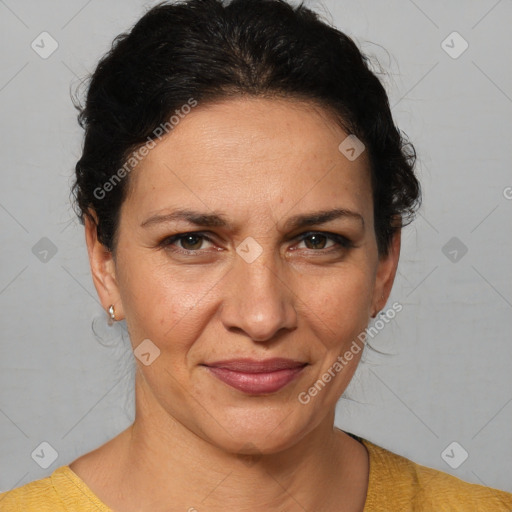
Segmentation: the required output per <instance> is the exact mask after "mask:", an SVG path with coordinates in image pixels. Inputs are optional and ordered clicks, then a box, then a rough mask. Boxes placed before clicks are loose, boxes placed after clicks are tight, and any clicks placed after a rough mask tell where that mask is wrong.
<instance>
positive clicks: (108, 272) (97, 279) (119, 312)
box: [84, 209, 123, 320]
mask: <svg viewBox="0 0 512 512" xmlns="http://www.w3.org/2000/svg"><path fill="white" fill-rule="evenodd" d="M89 213H90V214H91V215H92V217H93V218H94V221H92V220H91V219H90V218H89V217H88V216H87V215H86V216H85V218H84V222H85V241H86V244H87V252H88V255H89V264H90V266H91V274H92V280H93V282H94V286H95V288H96V291H97V292H98V296H99V298H100V302H101V304H102V306H103V308H104V309H105V310H106V311H108V309H109V307H110V305H112V304H113V305H114V308H115V314H116V320H122V319H123V306H122V303H121V298H120V294H119V288H118V285H117V281H116V267H115V261H114V257H113V254H112V253H111V252H110V251H109V250H108V249H107V248H106V247H105V246H104V245H103V244H102V243H101V242H100V241H99V240H98V236H97V235H98V234H97V225H98V217H97V215H96V212H95V211H94V210H92V209H89Z"/></svg>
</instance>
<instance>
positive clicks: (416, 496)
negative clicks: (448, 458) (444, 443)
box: [361, 439, 512, 512]
mask: <svg viewBox="0 0 512 512" xmlns="http://www.w3.org/2000/svg"><path fill="white" fill-rule="evenodd" d="M361 441H362V442H363V444H364V445H365V446H366V448H367V450H368V453H369V456H370V476H369V484H368V493H367V501H366V506H365V509H364V512H373V511H378V510H383V509H384V508H383V507H385V506H386V505H387V506H389V507H392V510H394V511H396V512H398V511H402V510H403V511H405V510H417V511H427V510H436V511H437V512H443V511H450V512H454V511H455V512H456V511H461V512H462V511H469V510H471V511H472V512H479V511H481V512H487V511H489V512H490V511H493V512H511V511H512V494H510V493H508V492H505V491H500V490H498V489H493V488H491V487H485V486H483V485H478V484H471V483H469V482H465V481H464V480H461V479H459V478H457V477H455V476H453V475H450V474H448V473H444V472H443V471H438V470H435V469H432V468H429V467H426V466H422V465H420V464H416V463H415V462H412V461H411V460H409V459H407V458H405V457H403V456H401V455H398V454H396V453H393V452H390V451H389V450H386V449H385V448H382V447H380V446H377V445H375V444H373V443H371V442H370V441H367V440H366V439H361ZM386 510H387V509H386Z"/></svg>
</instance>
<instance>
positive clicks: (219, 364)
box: [203, 358, 308, 395]
mask: <svg viewBox="0 0 512 512" xmlns="http://www.w3.org/2000/svg"><path fill="white" fill-rule="evenodd" d="M203 366H205V367H206V368H207V369H208V370H209V372H210V373H211V374H212V375H213V376H215V377H216V378H217V379H219V380H221V381H222V382H224V383H225V384H227V385H229V386H231V387H233V388H235V389H237V390H239V391H242V392H244V393H247V394H252V395H261V394H268V393H275V392H276V391H279V390H280V389H282V388H283V387H285V386H286V385H287V384H289V383H290V382H291V381H292V380H294V379H296V378H297V377H298V376H299V375H300V373H302V371H303V370H304V368H305V367H306V366H308V363H305V362H301V361H295V360H292V359H284V358H273V359H265V360H262V361H257V360H254V359H231V360H225V361H216V362H214V363H208V364H204V365H203Z"/></svg>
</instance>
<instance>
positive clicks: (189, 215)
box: [141, 208, 365, 230]
mask: <svg viewBox="0 0 512 512" xmlns="http://www.w3.org/2000/svg"><path fill="white" fill-rule="evenodd" d="M340 218H349V219H355V220H359V221H360V222H361V225H362V227H363V228H364V226H365V223H364V218H363V216H362V215H361V214H360V213H358V212H355V211H352V210H347V209H345V208H334V209H332V210H320V211H315V212H310V213H305V214H300V215H294V216H293V217H290V218H289V219H288V220H286V222H285V223H284V226H283V228H284V229H285V230H295V229H299V228H303V227H307V226H313V225H318V224H325V223H326V222H330V221H332V220H336V219H340ZM173 221H186V222H189V223H190V224H194V225H196V226H201V227H231V224H230V222H228V220H227V219H226V217H225V216H224V215H222V214H221V213H203V212H198V211H195V210H189V209H178V210H175V211H173V212H171V213H167V214H157V215H153V216H151V217H149V218H148V219H146V220H145V221H144V222H142V223H141V227H147V226H150V225H155V224H162V223H167V222H173Z"/></svg>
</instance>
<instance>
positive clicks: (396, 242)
mask: <svg viewBox="0 0 512 512" xmlns="http://www.w3.org/2000/svg"><path fill="white" fill-rule="evenodd" d="M401 235H402V231H401V229H400V228H399V229H397V230H396V231H395V233H394V235H393V238H392V239H391V243H390V245H389V250H388V254H387V255H386V256H381V257H380V258H379V263H378V267H377V272H376V275H375V287H374V290H373V300H372V309H371V311H372V318H375V317H376V316H377V313H378V312H379V311H380V310H381V309H382V308H383V307H384V306H385V304H386V302H387V300H388V298H389V294H390V293H391V288H392V287H393V282H394V281H395V275H396V271H397V268H398V260H399V258H400V244H401Z"/></svg>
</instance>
